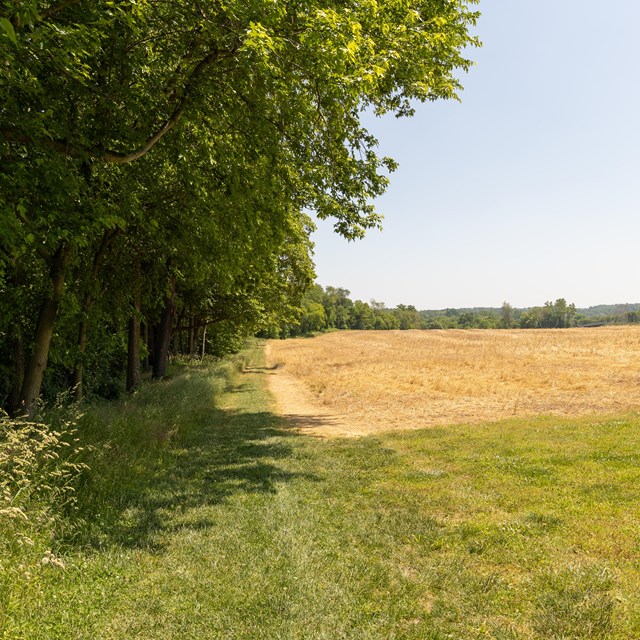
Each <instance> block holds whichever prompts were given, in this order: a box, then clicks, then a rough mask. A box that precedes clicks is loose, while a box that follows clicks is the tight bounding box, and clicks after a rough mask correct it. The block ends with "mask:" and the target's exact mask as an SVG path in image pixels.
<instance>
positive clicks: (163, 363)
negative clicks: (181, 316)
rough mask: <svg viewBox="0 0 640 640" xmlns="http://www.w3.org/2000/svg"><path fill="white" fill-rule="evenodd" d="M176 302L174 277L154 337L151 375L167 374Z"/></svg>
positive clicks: (162, 375)
mask: <svg viewBox="0 0 640 640" xmlns="http://www.w3.org/2000/svg"><path fill="white" fill-rule="evenodd" d="M175 304H176V278H175V276H172V278H171V292H170V293H169V295H168V296H167V298H166V300H165V304H164V309H163V310H162V317H161V319H160V327H159V328H158V335H157V338H156V349H155V353H154V358H153V377H154V378H164V377H165V376H166V375H167V360H168V358H169V343H170V342H171V326H172V324H173V314H174V312H175Z"/></svg>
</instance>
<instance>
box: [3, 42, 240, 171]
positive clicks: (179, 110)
mask: <svg viewBox="0 0 640 640" xmlns="http://www.w3.org/2000/svg"><path fill="white" fill-rule="evenodd" d="M235 53H236V49H230V50H228V51H226V52H225V53H224V54H221V53H220V52H219V51H218V50H217V49H215V50H214V51H212V52H211V53H209V55H207V56H206V57H205V58H203V59H202V60H200V62H199V63H198V64H197V65H196V66H195V68H194V69H193V71H192V72H191V74H190V75H189V78H188V79H187V82H186V84H185V85H184V89H183V91H182V95H181V96H180V99H179V100H178V103H177V104H176V107H175V109H174V110H173V112H172V114H171V115H170V116H169V117H168V118H167V119H166V120H165V122H164V123H163V124H162V125H161V126H160V127H159V128H158V130H157V131H156V132H155V133H154V134H153V135H151V136H149V138H147V140H146V141H145V142H144V143H143V144H142V146H140V147H139V148H138V149H136V150H134V151H131V152H129V153H122V152H119V151H112V150H109V149H104V148H102V147H83V146H79V145H76V144H73V143H72V142H70V141H68V140H50V139H48V138H38V139H35V138H32V137H31V136H27V135H24V134H21V133H16V132H15V131H13V130H11V129H0V134H2V135H3V136H4V137H5V138H6V139H7V140H8V141H10V142H18V143H22V144H41V145H44V146H46V147H49V148H50V149H53V150H54V151H57V152H59V153H64V154H65V155H68V156H72V157H75V158H86V157H90V158H93V159H95V160H103V161H104V162H107V163H109V164H128V163H130V162H135V161H136V160H138V159H140V158H141V157H142V156H144V155H145V154H147V153H148V152H149V151H150V150H151V149H152V148H153V147H154V146H155V145H156V144H157V143H158V142H160V140H162V138H164V137H165V136H166V135H167V133H169V132H170V131H171V130H172V129H173V128H174V127H175V126H176V125H177V124H178V122H179V121H180V118H182V115H183V113H184V111H185V107H186V106H187V104H188V102H189V99H190V98H191V96H192V94H193V91H194V89H195V87H196V86H197V83H198V81H199V80H200V78H201V77H202V75H203V74H204V72H205V71H206V69H207V67H209V66H210V65H212V64H213V63H214V62H216V61H218V60H220V59H222V58H228V57H231V56H233V55H235Z"/></svg>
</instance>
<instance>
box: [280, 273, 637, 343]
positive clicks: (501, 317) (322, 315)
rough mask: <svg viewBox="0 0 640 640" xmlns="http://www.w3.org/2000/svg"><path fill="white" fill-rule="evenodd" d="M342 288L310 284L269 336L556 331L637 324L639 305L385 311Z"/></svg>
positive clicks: (506, 305) (403, 308)
mask: <svg viewBox="0 0 640 640" xmlns="http://www.w3.org/2000/svg"><path fill="white" fill-rule="evenodd" d="M350 295H351V294H350V292H349V291H348V290H347V289H341V288H337V287H326V288H323V287H321V286H320V285H319V284H316V285H314V286H313V287H312V288H311V289H309V291H308V292H307V294H306V295H305V297H304V299H303V302H302V315H301V316H300V319H299V321H298V322H295V323H289V324H282V325H280V326H279V327H273V328H272V330H271V333H270V337H276V336H279V337H283V338H286V337H289V336H299V335H308V334H310V333H315V332H322V331H329V330H332V329H365V330H366V329H512V328H522V329H544V328H552V329H562V328H567V327H576V326H581V325H588V324H601V323H602V324H612V323H619V324H628V323H637V322H640V303H636V304H621V305H598V306H596V307H589V308H588V309H576V306H575V305H574V304H569V303H567V301H566V300H565V299H564V298H559V299H558V300H556V301H555V302H545V304H544V305H543V306H540V307H530V308H527V309H517V308H514V307H512V306H511V305H510V304H509V303H508V302H505V303H504V304H503V305H502V307H499V308H498V307H495V308H494V307H482V308H471V309H440V310H423V311H419V310H417V309H416V308H415V307H414V306H413V305H404V304H399V305H398V306H396V307H394V308H392V309H390V308H387V307H386V306H385V304H384V303H383V302H377V301H375V300H371V301H370V302H363V301H362V300H355V301H353V300H351V298H350V297H349V296H350Z"/></svg>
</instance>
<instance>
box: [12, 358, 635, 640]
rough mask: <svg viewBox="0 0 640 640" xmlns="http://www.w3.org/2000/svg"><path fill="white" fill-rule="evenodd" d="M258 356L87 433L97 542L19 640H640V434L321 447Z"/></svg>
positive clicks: (629, 420) (417, 436)
mask: <svg viewBox="0 0 640 640" xmlns="http://www.w3.org/2000/svg"><path fill="white" fill-rule="evenodd" d="M253 357H254V362H253V364H254V365H255V367H256V369H254V372H253V373H246V374H236V376H235V378H234V381H233V384H232V385H231V386H230V387H229V388H227V389H223V388H222V386H223V385H222V384H221V383H220V380H221V379H222V378H221V377H220V373H219V372H218V373H216V370H215V368H207V367H191V368H188V367H183V368H181V369H179V370H178V371H177V372H176V374H175V376H174V377H173V378H172V379H171V380H168V381H165V382H163V383H160V384H153V385H148V386H147V387H145V388H144V389H143V391H142V392H141V393H139V394H138V395H137V396H135V397H134V398H131V399H129V400H127V401H126V402H124V403H120V404H117V405H107V406H105V407H103V408H101V409H96V410H94V411H93V413H92V414H91V415H87V416H85V418H84V419H83V420H84V422H83V425H84V428H85V432H86V435H85V436H84V437H85V439H92V440H93V441H94V442H95V443H96V445H95V446H96V450H95V451H94V453H93V454H92V456H93V463H92V464H93V471H92V473H91V474H89V475H88V476H87V478H86V479H85V482H84V485H83V486H82V487H81V490H80V492H79V500H80V509H81V510H80V515H81V516H82V517H83V518H84V519H85V523H84V525H83V526H81V527H80V528H79V530H78V531H77V532H76V534H75V535H74V536H71V537H69V536H67V539H66V540H63V541H61V542H60V543H59V546H58V547H56V549H55V550H56V551H57V552H59V553H60V554H62V556H63V557H64V559H65V562H66V568H65V569H60V568H58V567H55V566H50V565H47V566H43V567H42V568H41V570H40V571H39V572H38V573H37V574H36V575H34V576H33V577H32V579H31V580H30V581H29V582H28V583H27V584H26V586H25V587H24V589H23V591H22V592H21V593H19V594H16V597H15V598H14V600H13V601H12V605H11V610H10V613H11V619H10V621H9V622H8V624H7V626H6V629H5V632H4V637H5V638H12V639H14V638H25V639H27V638H28V639H29V640H40V639H42V640H44V639H50V638H60V639H64V640H72V639H79V638H83V639H92V640H94V639H109V640H117V639H123V640H124V639H127V640H130V639H132V638H141V639H145V640H152V639H161V638H162V639H169V638H171V639H173V640H178V639H180V640H183V639H184V640H186V639H198V640H200V639H218V638H219V639H225V640H227V639H229V640H231V639H240V638H242V639H252V640H253V639H257V638H265V639H267V638H268V639H270V640H275V639H283V640H284V639H293V638H300V639H305V640H316V639H318V640H319V639H327V640H329V639H330V640H334V639H338V638H349V639H354V640H355V639H358V640H359V639H369V638H371V639H374V638H375V639H392V638H414V639H420V640H425V639H432V640H435V639H444V638H455V639H475V638H496V639H497V638H501V639H506V638H513V639H516V638H517V639H522V638H525V639H526V638H540V639H554V638H555V639H561V638H567V639H568V638H627V639H632V638H639V637H640V602H639V597H638V594H639V593H640V571H639V570H640V525H639V519H638V518H639V516H640V513H639V502H638V486H639V481H640V429H639V427H640V418H639V416H638V415H635V414H634V415H626V416H622V417H615V418H603V419H598V420H596V419H580V420H570V419H564V418H563V419H559V418H544V417H542V418H534V419H521V420H510V421H503V422H499V423H495V424H483V425H475V426H451V427H439V428H432V429H426V430H420V431H411V432H404V433H393V434H388V435H384V434H383V435H378V436H377V437H375V438H374V437H370V438H362V439H350V440H320V439H311V438H308V437H305V436H300V435H297V434H295V433H293V432H291V431H287V430H286V428H285V426H284V425H283V423H282V422H281V420H280V419H279V418H277V417H276V416H274V415H273V414H272V413H270V407H271V400H270V398H269V397H268V396H267V395H266V391H265V386H264V375H262V374H261V373H260V370H259V367H260V366H261V364H262V363H261V361H260V360H259V358H260V357H261V356H260V354H259V352H256V353H254V354H253Z"/></svg>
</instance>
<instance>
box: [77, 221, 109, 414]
mask: <svg viewBox="0 0 640 640" xmlns="http://www.w3.org/2000/svg"><path fill="white" fill-rule="evenodd" d="M119 233H120V230H119V229H114V230H110V231H105V232H104V234H103V235H102V240H101V241H100V245H99V246H98V249H97V250H96V252H95V254H94V256H93V266H92V268H91V274H90V276H89V282H88V284H87V286H88V290H87V292H86V293H85V295H84V298H83V299H82V309H81V313H82V317H81V320H80V324H79V325H78V362H77V363H76V366H75V369H74V371H73V389H74V396H75V399H76V401H77V402H80V401H81V400H82V395H83V388H82V386H83V384H82V383H83V373H84V354H85V351H86V348H87V335H88V330H89V310H90V309H91V307H92V306H93V303H94V302H95V295H94V293H95V292H94V291H93V290H94V288H95V286H96V282H97V280H98V274H99V273H100V269H101V267H102V264H103V262H104V260H105V258H106V255H107V249H108V248H109V245H110V244H111V243H112V242H113V240H114V239H115V238H116V236H117V235H118V234H119Z"/></svg>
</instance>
